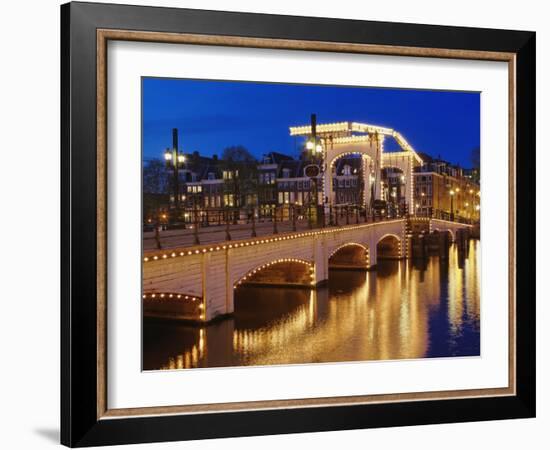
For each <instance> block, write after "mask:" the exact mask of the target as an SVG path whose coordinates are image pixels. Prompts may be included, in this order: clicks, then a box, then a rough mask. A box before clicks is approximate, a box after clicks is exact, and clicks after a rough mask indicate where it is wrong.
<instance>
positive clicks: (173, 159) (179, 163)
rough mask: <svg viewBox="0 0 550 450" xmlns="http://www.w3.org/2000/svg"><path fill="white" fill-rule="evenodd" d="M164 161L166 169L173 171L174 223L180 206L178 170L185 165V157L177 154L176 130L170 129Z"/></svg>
mask: <svg viewBox="0 0 550 450" xmlns="http://www.w3.org/2000/svg"><path fill="white" fill-rule="evenodd" d="M164 161H165V162H166V167H167V168H169V169H172V171H173V178H174V180H173V184H174V193H173V195H174V221H175V220H177V215H178V211H179V205H180V193H179V190H180V189H179V169H180V168H182V167H183V164H185V155H184V154H183V152H182V153H179V149H178V129H177V128H172V148H167V149H166V150H165V151H164Z"/></svg>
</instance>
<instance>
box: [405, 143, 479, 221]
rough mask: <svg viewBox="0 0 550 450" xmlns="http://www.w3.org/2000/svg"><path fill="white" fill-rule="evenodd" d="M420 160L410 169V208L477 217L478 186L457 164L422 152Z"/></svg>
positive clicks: (431, 213)
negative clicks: (418, 164) (421, 162)
mask: <svg viewBox="0 0 550 450" xmlns="http://www.w3.org/2000/svg"><path fill="white" fill-rule="evenodd" d="M422 158H423V161H424V163H423V164H422V166H420V167H418V168H417V169H416V171H415V172H414V185H415V192H414V201H415V205H414V208H415V209H414V212H415V214H416V215H422V216H428V215H438V214H441V213H443V214H451V213H452V214H454V215H455V216H457V217H461V218H464V219H468V220H472V221H478V220H479V211H480V186H479V184H478V183H476V182H475V181H474V179H475V178H474V177H472V176H471V175H470V174H471V173H472V172H471V170H469V171H465V170H464V169H462V168H461V167H459V166H457V165H452V164H450V163H448V162H446V161H444V160H441V159H435V158H431V157H430V156H429V155H426V154H422Z"/></svg>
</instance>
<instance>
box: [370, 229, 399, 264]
mask: <svg viewBox="0 0 550 450" xmlns="http://www.w3.org/2000/svg"><path fill="white" fill-rule="evenodd" d="M402 257H403V249H402V239H401V238H400V237H399V236H398V235H396V234H393V233H386V234H384V235H382V236H381V237H380V238H378V241H377V242H376V260H377V262H378V260H380V259H401V258H402Z"/></svg>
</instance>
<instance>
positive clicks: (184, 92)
mask: <svg viewBox="0 0 550 450" xmlns="http://www.w3.org/2000/svg"><path fill="white" fill-rule="evenodd" d="M479 99H480V96H479V94H478V93H465V92H448V91H443V92H442V91H425V90H407V89H381V88H364V87H340V86H311V85H293V84H275V83H253V82H232V81H204V80H184V79H158V78H144V79H143V155H144V158H145V159H149V158H162V153H163V151H164V149H165V148H166V147H170V146H171V144H172V128H178V129H179V136H180V137H179V145H180V148H183V150H184V151H185V152H192V151H194V150H198V151H199V152H200V153H201V154H203V155H207V156H211V155H212V154H214V153H217V154H218V155H221V153H222V151H223V149H224V148H225V147H228V146H231V145H244V146H245V147H247V148H248V149H249V150H250V151H251V152H252V153H253V154H254V155H255V156H256V157H258V158H259V157H261V156H262V155H263V154H264V153H267V152H269V151H272V150H274V151H278V152H282V153H286V154H290V155H292V156H296V155H297V153H298V152H297V148H298V146H299V145H300V142H301V141H300V140H298V141H296V138H293V137H290V136H289V132H288V127H289V126H293V125H304V124H307V123H309V118H310V115H311V113H316V114H317V122H318V123H324V122H340V121H356V122H366V123H369V124H374V125H381V126H386V127H390V128H393V129H395V130H397V131H399V132H400V133H401V134H402V135H403V136H404V137H405V139H407V140H408V141H409V143H410V144H411V145H412V146H413V147H414V148H415V149H416V150H417V151H421V152H425V153H428V154H430V155H432V156H434V157H436V156H438V155H441V157H442V158H443V159H446V160H448V161H450V162H452V163H459V164H460V165H462V166H465V167H469V166H470V165H471V163H470V152H471V150H472V148H474V147H477V146H479V145H480V144H479V142H480V137H479V133H480V131H479V130H480V116H479V114H480V100H479ZM386 143H387V144H386V147H387V148H388V149H392V148H395V147H396V144H395V143H394V142H393V141H392V142H389V140H387V141H386Z"/></svg>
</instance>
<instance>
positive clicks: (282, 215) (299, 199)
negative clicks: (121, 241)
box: [136, 76, 506, 371]
mask: <svg viewBox="0 0 550 450" xmlns="http://www.w3.org/2000/svg"><path fill="white" fill-rule="evenodd" d="M480 102H481V100H480V92H469V91H448V90H427V89H403V88H399V87H387V88H386V87H384V88H382V87H369V86H348V85H313V84H291V83H270V82H254V81H242V80H213V79H212V80H210V79H180V78H160V77H147V76H143V77H142V78H141V147H142V148H141V155H142V220H143V223H142V224H141V226H142V258H143V260H142V283H143V286H142V298H141V299H136V302H139V301H141V302H142V317H143V319H142V320H143V323H142V343H141V344H142V370H144V371H153V370H178V369H196V368H216V367H239V366H271V365H289V364H313V363H352V362H365V361H385V360H404V359H422V358H458V357H461V358H464V357H477V358H479V357H480V356H481V352H480V301H481V299H480V286H481V282H482V280H481V258H482V255H481V244H480V215H481V183H480V179H481V170H480V165H481V164H480V154H481V152H482V151H483V150H482V149H481V148H480V147H481V140H480V111H481V110H480ZM502 150H503V151H506V149H502ZM136 151H140V149H136Z"/></svg>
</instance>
